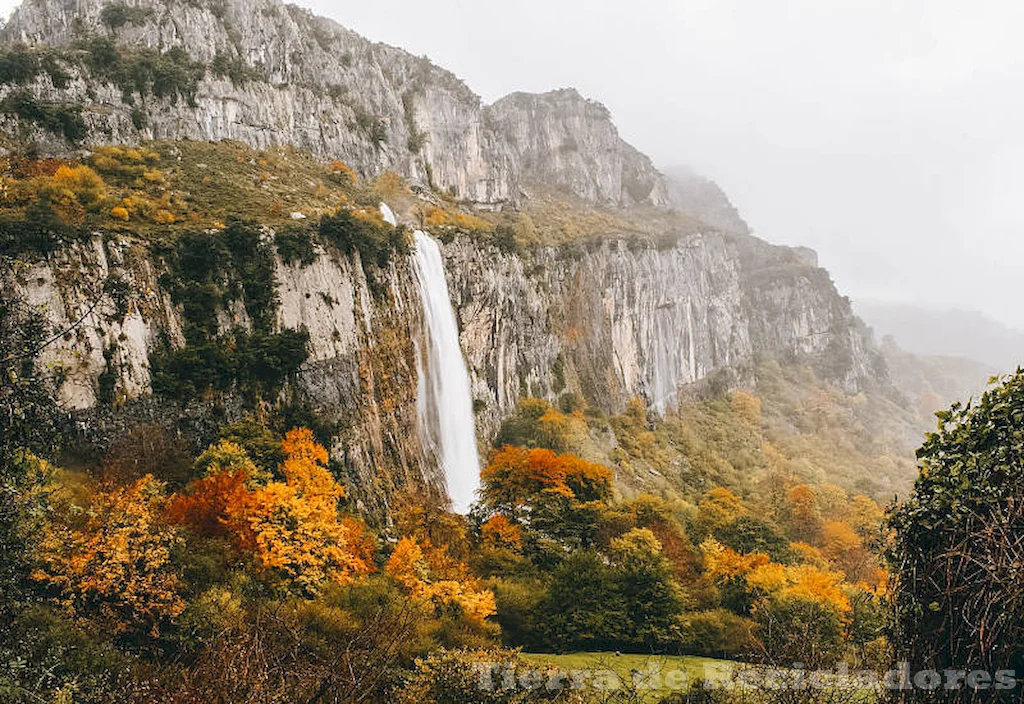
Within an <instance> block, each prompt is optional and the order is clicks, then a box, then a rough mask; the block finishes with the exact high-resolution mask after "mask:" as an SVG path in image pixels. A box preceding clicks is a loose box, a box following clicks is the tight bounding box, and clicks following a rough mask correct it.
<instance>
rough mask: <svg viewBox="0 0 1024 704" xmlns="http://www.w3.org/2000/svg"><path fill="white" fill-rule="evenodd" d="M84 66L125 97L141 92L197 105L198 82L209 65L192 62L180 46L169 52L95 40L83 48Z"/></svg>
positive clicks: (145, 94) (141, 94)
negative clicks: (130, 48) (120, 45)
mask: <svg viewBox="0 0 1024 704" xmlns="http://www.w3.org/2000/svg"><path fill="white" fill-rule="evenodd" d="M83 48H84V50H85V52H86V53H85V63H86V65H87V66H88V67H89V69H90V70H91V71H92V73H93V75H94V76H95V77H96V78H99V79H101V80H105V81H109V82H111V83H113V84H114V85H116V86H118V87H119V88H120V89H121V90H122V91H123V92H124V93H125V95H126V96H128V97H129V102H130V96H131V95H132V94H133V93H138V94H139V95H140V96H142V97H146V96H148V95H153V96H155V97H157V98H170V99H171V101H172V102H176V101H177V99H178V97H185V98H186V99H187V100H188V101H189V103H190V104H191V103H194V102H195V95H196V91H197V90H198V87H199V81H200V80H202V78H203V76H204V75H205V74H206V66H205V65H204V64H202V63H200V62H196V61H193V60H192V59H191V57H190V56H189V55H188V53H187V52H186V51H185V50H184V49H182V48H181V47H174V48H172V49H170V50H169V51H167V52H166V53H160V52H159V51H155V50H153V49H148V48H144V49H134V50H127V49H121V48H119V47H118V46H117V45H116V44H114V42H112V41H111V40H109V39H93V40H92V41H90V42H89V43H88V44H85V45H84V46H83Z"/></svg>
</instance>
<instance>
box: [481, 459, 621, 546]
mask: <svg viewBox="0 0 1024 704" xmlns="http://www.w3.org/2000/svg"><path fill="white" fill-rule="evenodd" d="M480 476H481V479H482V481H483V488H482V490H481V495H482V503H483V505H484V506H485V508H486V509H487V511H489V512H490V513H497V514H501V515H504V516H505V517H506V518H508V519H509V520H510V521H511V522H513V523H515V524H516V525H519V526H522V527H523V529H524V534H523V535H524V540H525V541H526V542H527V543H529V548H530V550H531V551H533V552H534V553H536V552H537V551H538V550H542V551H543V545H542V544H543V543H545V541H546V542H547V543H551V544H553V545H563V546H588V545H592V544H593V543H594V541H595V538H596V534H597V529H598V518H599V515H600V513H601V511H602V510H603V509H604V508H605V506H606V504H605V502H606V501H607V500H608V498H609V497H610V495H611V472H610V471H609V470H608V468H607V467H604V466H602V465H598V464H594V463H592V462H587V461H586V460H583V459H580V458H579V457H575V456H574V455H564V454H563V455H559V454H556V453H555V452H553V451H551V450H543V449H532V450H528V449H525V448H520V447H510V446H506V447H504V448H502V449H501V450H496V451H495V452H494V453H492V454H491V457H490V460H489V461H488V463H487V466H486V467H485V468H484V469H483V471H482V472H481V475H480Z"/></svg>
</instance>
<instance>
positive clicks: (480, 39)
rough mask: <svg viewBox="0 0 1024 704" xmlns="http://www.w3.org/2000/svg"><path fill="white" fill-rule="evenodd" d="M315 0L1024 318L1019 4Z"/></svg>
mask: <svg viewBox="0 0 1024 704" xmlns="http://www.w3.org/2000/svg"><path fill="white" fill-rule="evenodd" d="M15 4H16V3H14V2H11V1H10V0H7V1H5V2H0V10H3V11H4V12H9V10H10V8H11V7H13V6H14V5H15ZM305 4H308V5H309V6H310V8H311V9H313V10H314V11H316V12H318V13H321V14H325V15H328V16H330V17H332V18H334V19H336V20H338V21H339V22H341V23H342V24H343V25H345V26H347V27H349V28H351V29H354V30H356V31H358V32H360V33H362V34H364V35H366V36H368V37H370V38H371V39H375V40H378V41H383V42H387V43H389V44H394V45H398V46H402V47H404V48H406V49H408V50H410V51H412V52H414V53H422V54H426V55H428V56H430V57H431V58H432V59H433V60H435V61H436V62H437V63H439V64H440V65H442V66H445V67H447V68H450V69H452V70H453V71H455V72H456V73H457V74H458V75H459V76H460V77H462V78H463V79H465V80H467V81H468V83H469V85H470V86H471V87H472V88H473V89H474V90H476V91H477V92H478V93H480V94H481V96H482V97H483V99H484V101H485V102H492V101H494V100H496V99H497V98H499V97H501V96H503V95H505V94H507V93H509V92H512V91H515V90H528V91H538V92H542V91H546V90H549V89H552V88H557V87H562V86H575V87H576V88H578V89H579V90H580V92H581V93H583V94H584V95H586V96H587V97H590V98H593V99H595V100H600V101H601V102H603V103H605V104H606V105H607V106H608V107H609V109H610V110H611V112H612V114H613V115H614V116H615V119H616V122H617V123H618V125H619V128H620V130H621V132H622V134H623V136H624V137H625V138H626V139H627V140H628V141H629V142H631V143H632V144H635V145H636V146H637V147H638V148H639V149H641V150H642V151H644V152H645V153H647V154H650V155H651V156H652V157H653V158H654V160H655V162H656V164H658V165H659V166H660V167H662V168H666V169H667V168H668V167H672V166H674V165H677V164H684V165H687V166H688V167H690V168H692V169H694V170H696V171H697V172H699V173H701V174H703V175H705V176H707V177H709V178H711V179H712V180H714V181H715V182H716V183H717V184H718V185H719V186H721V188H722V189H724V191H725V192H726V193H727V194H728V195H729V197H730V199H731V200H732V202H733V203H734V204H735V205H736V207H737V209H738V210H739V213H740V214H741V215H742V217H743V219H744V220H745V221H746V222H747V223H748V224H749V226H750V227H751V229H752V230H753V231H754V233H755V234H757V235H758V236H760V237H763V238H765V239H768V240H769V241H772V242H778V243H784V244H791V245H806V246H809V247H813V248H814V249H816V250H817V251H818V252H819V254H820V258H821V264H822V265H823V266H825V267H827V268H828V269H829V270H830V271H831V272H832V273H833V275H834V277H835V279H836V281H837V283H838V284H839V286H840V288H841V290H843V291H844V292H845V293H847V294H849V295H850V296H851V297H853V298H854V299H874V300H885V301H893V302H910V301H916V300H922V299H927V300H929V301H930V302H931V303H932V304H933V305H935V306H937V307H946V308H961V309H976V310H979V311H982V312H984V313H985V314H986V315H988V316H989V317H992V318H995V319H998V320H1001V321H1003V322H1004V323H1007V324H1011V325H1017V326H1021V325H1024V313H1021V312H1020V311H1019V306H1018V305H1017V299H1018V298H1019V293H1020V289H1021V287H1020V284H1019V282H1020V281H1024V238H1021V237H1020V233H1021V229H1022V225H1024V213H1022V211H1021V210H1020V208H1018V207H1017V206H1016V203H1017V199H1018V194H1019V193H1020V192H1021V191H1022V189H1024V166H1022V165H1024V135H1022V133H1021V131H1020V129H1019V115H1020V114H1021V111H1022V108H1024V95H1022V93H1021V91H1020V90H1019V89H1018V87H1019V85H1020V84H1021V79H1022V78H1024V46H1022V45H1021V44H1020V42H1019V41H1018V36H1017V35H1018V28H1019V27H1020V26H1021V23H1022V20H1024V6H1022V5H1020V4H1019V3H1013V2H1009V1H998V0H997V1H991V2H984V3H980V4H976V5H974V6H972V7H971V8H970V11H969V12H967V11H965V10H964V7H963V5H962V4H960V3H954V2H951V1H950V0H940V1H938V2H925V1H924V0H911V1H910V2H905V3H900V4H893V3H888V2H881V1H880V0H878V1H876V0H870V1H868V2H838V3H827V4H822V3H818V2H814V1H813V0H784V1H782V2H778V3H771V4H765V3H759V2H754V1H753V0H735V1H732V2H720V1H718V0H696V1H695V2H689V3H684V4H679V3H671V2H667V1H665V0H642V1H641V2H637V3H628V4H623V3H618V2H612V1H611V0H597V1H596V2H586V3H584V2H582V1H581V0H569V1H566V2H560V3H550V2H541V1H540V0H524V1H523V2H521V3H517V4H516V5H515V6H514V7H513V6H508V5H503V6H499V5H496V4H494V3H479V2H476V3H471V2H466V1H465V0H436V2H432V3H409V2H399V1H397V0H380V1H379V2H373V3H340V2H336V1H335V2H332V1H330V0H308V2H307V3H305ZM399 18H401V21H398V19H399Z"/></svg>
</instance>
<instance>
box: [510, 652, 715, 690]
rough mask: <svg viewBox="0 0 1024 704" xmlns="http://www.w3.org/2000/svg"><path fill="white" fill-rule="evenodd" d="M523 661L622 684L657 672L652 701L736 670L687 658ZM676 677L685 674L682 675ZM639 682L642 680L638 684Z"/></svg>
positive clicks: (595, 656) (533, 657)
mask: <svg viewBox="0 0 1024 704" xmlns="http://www.w3.org/2000/svg"><path fill="white" fill-rule="evenodd" d="M522 659H523V660H525V661H526V662H527V663H529V664H531V665H535V666H537V667H553V668H555V669H558V670H561V671H565V672H572V671H573V670H590V671H598V670H611V671H613V672H615V674H616V675H617V676H618V677H619V678H620V680H622V681H624V682H628V681H630V680H632V679H633V676H634V673H649V672H652V671H655V672H660V685H661V686H660V688H657V689H651V691H650V695H651V699H652V700H653V701H657V700H658V699H659V698H661V697H664V696H667V695H669V694H672V693H673V692H679V691H685V690H686V688H687V687H688V686H689V684H692V683H693V682H697V681H700V680H704V681H715V680H727V679H728V678H729V676H730V674H731V673H732V670H733V668H734V666H735V664H734V663H732V662H730V661H728V660H715V659H712V658H701V657H693V656H688V655H633V654H622V655H616V654H615V653H567V654H564V655H548V654H543V653H523V655H522ZM679 673H685V675H681V674H679ZM640 681H642V680H640Z"/></svg>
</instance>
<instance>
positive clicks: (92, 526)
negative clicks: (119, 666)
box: [35, 476, 185, 635]
mask: <svg viewBox="0 0 1024 704" xmlns="http://www.w3.org/2000/svg"><path fill="white" fill-rule="evenodd" d="M163 508H164V495H163V485H162V484H161V483H160V482H158V481H156V480H155V479H153V477H151V476H146V477H142V478H141V479H139V480H138V481H136V482H134V483H132V484H130V485H128V486H126V487H121V488H115V489H112V490H109V491H103V492H99V493H97V494H96V495H95V496H94V497H93V500H92V502H91V505H90V510H89V518H88V520H87V521H86V522H85V524H84V525H83V526H82V527H80V528H78V527H74V526H72V525H66V524H65V525H54V526H51V528H50V530H49V531H48V532H47V534H46V536H45V538H44V539H43V540H42V542H41V544H40V545H39V549H38V558H39V561H40V566H39V569H38V570H37V571H36V573H35V577H36V579H38V580H39V581H40V582H44V583H45V584H47V585H49V587H51V588H52V589H53V590H54V591H55V594H56V596H57V599H58V601H59V602H60V603H61V604H63V605H64V606H66V607H68V608H69V609H70V610H71V611H72V612H73V613H74V614H76V615H78V616H83V617H90V616H95V617H99V618H101V619H102V620H104V621H105V622H106V623H108V624H109V625H110V627H111V628H112V629H114V630H115V631H116V632H120V633H128V632H136V631H140V630H148V631H149V632H150V633H152V634H154V635H155V634H156V633H157V631H158V629H159V627H160V626H161V624H164V623H166V622H168V621H169V620H170V619H173V618H174V617H175V616H177V615H178V614H180V613H181V612H182V611H183V610H184V608H185V603H184V601H183V600H182V598H181V594H180V592H181V587H182V584H181V580H180V577H179V575H178V573H177V569H176V568H175V566H174V564H173V562H172V559H171V557H172V553H173V551H174V550H175V549H176V547H177V546H178V545H179V544H180V542H181V538H180V537H179V535H178V533H177V532H176V531H175V529H174V528H173V527H170V526H168V525H166V524H165V523H164V521H163V518H162V516H163Z"/></svg>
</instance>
